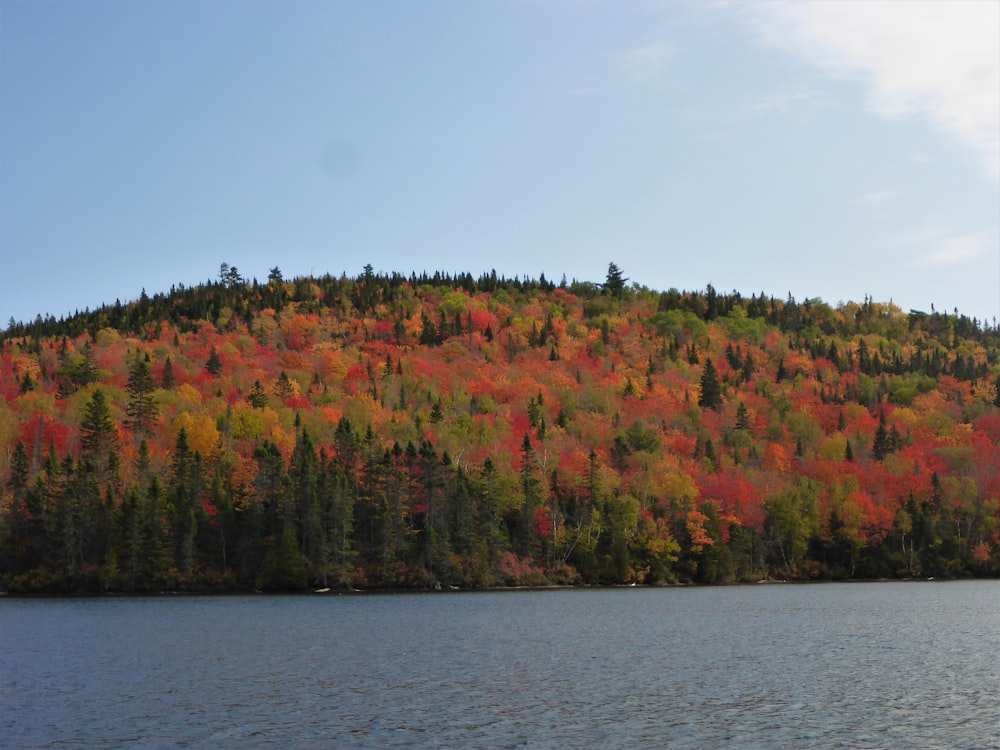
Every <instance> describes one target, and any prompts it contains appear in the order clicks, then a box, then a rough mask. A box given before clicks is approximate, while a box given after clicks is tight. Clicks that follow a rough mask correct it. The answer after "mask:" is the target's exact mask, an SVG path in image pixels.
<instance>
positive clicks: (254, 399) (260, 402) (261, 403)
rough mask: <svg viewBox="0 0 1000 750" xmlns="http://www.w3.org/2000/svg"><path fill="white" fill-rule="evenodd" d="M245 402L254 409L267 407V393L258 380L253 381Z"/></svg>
mask: <svg viewBox="0 0 1000 750" xmlns="http://www.w3.org/2000/svg"><path fill="white" fill-rule="evenodd" d="M247 401H249V402H250V406H252V407H253V408H254V409H263V408H264V407H265V406H267V391H266V390H265V389H264V386H263V385H261V382H260V381H259V380H255V381H254V384H253V385H252V386H251V387H250V393H248V394H247Z"/></svg>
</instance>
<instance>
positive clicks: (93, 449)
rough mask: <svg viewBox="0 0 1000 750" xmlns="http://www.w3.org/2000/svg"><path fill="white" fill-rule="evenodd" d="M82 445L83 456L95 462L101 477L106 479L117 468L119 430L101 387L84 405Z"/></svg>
mask: <svg viewBox="0 0 1000 750" xmlns="http://www.w3.org/2000/svg"><path fill="white" fill-rule="evenodd" d="M80 445H81V448H82V449H83V457H84V458H86V459H89V460H90V461H92V462H93V465H94V469H95V471H96V473H97V475H98V477H99V478H101V479H106V478H107V477H108V476H109V474H110V473H111V472H113V470H114V469H116V468H117V456H118V453H117V451H118V430H117V428H116V427H115V423H114V420H113V419H112V418H111V407H110V406H108V401H107V399H106V398H105V396H104V391H102V390H101V389H100V388H96V389H94V393H93V395H92V396H91V398H90V401H88V402H87V405H86V406H85V407H84V412H83V419H82V421H81V422H80Z"/></svg>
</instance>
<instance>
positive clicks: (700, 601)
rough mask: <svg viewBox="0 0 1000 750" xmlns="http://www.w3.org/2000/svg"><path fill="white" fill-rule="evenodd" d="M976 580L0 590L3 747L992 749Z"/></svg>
mask: <svg viewBox="0 0 1000 750" xmlns="http://www.w3.org/2000/svg"><path fill="white" fill-rule="evenodd" d="M998 633H1000V583H998V582H961V583H885V584H824V585H811V586H791V585H789V586H782V585H776V586H760V587H752V586H751V587H733V588H699V589H611V590H579V589H574V590H559V591H542V592H529V591H515V592H490V593H475V594H473V593H469V594H455V593H448V594H421V595H371V596H338V595H335V594H333V595H316V596H301V597H292V596H287V597H280V596H273V597H272V596H247V597H221V598H201V597H191V598H187V597H184V598H180V597H179V598H170V597H164V598H131V599H82V600H17V599H7V600H2V601H0V644H2V648H0V736H2V737H3V738H5V739H4V740H3V744H4V745H5V746H12V747H93V746H101V747H116V746H123V745H126V744H128V745H132V744H135V743H138V744H141V745H146V746H175V745H187V746H215V745H218V744H220V743H223V744H232V745H239V746H247V745H250V746H274V747H329V746H336V747H373V748H374V747H532V748H536V747H552V748H567V747H570V748H575V747H580V748H584V747H587V748H593V747H598V748H599V747H608V748H615V747H665V748H711V747H741V748H768V749H771V748H803V747H820V748H901V747H920V748H948V750H953V749H955V748H1000V704H998V701H997V698H998V696H1000V657H998V656H997V651H996V647H997V638H998Z"/></svg>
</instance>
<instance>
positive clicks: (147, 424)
mask: <svg viewBox="0 0 1000 750" xmlns="http://www.w3.org/2000/svg"><path fill="white" fill-rule="evenodd" d="M127 389H128V394H129V403H128V407H127V408H126V410H125V413H126V415H127V419H126V420H125V425H126V426H127V427H128V428H129V429H131V430H132V431H133V432H134V433H135V434H136V435H137V436H140V437H141V436H143V435H151V434H152V432H153V430H152V428H153V422H154V421H155V420H156V415H157V408H156V404H155V403H154V402H153V392H154V391H155V390H156V384H155V383H154V382H153V376H152V375H151V374H150V372H149V355H148V354H147V355H145V356H144V357H143V356H136V358H135V361H134V362H133V363H132V366H131V367H129V376H128V385H127Z"/></svg>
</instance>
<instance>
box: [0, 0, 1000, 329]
mask: <svg viewBox="0 0 1000 750" xmlns="http://www.w3.org/2000/svg"><path fill="white" fill-rule="evenodd" d="M998 40H1000V2H996V1H994V0H974V1H973V2H959V1H956V2H950V3H948V2H939V1H938V0H933V1H932V2H917V3H913V2H905V1H903V0H894V1H891V2H887V3H881V2H834V3H825V2H796V3H785V2H749V3H739V2H697V3H686V2H680V1H679V0H675V1H672V2H652V1H647V2H638V1H636V2H629V1H628V0H626V1H625V2H600V1H598V0H593V1H589V2H588V1H586V0H535V1H533V2H518V1H517V0H507V1H505V2H475V3H469V2H460V1H458V0H455V1H454V2H438V1H436V0H426V1H425V2H402V1H398V2H393V1H392V0H385V1H384V2H378V3H372V2H347V1H344V2H307V1H304V0H293V1H292V2H288V3H279V2H276V1H274V2H253V1H252V0H251V1H249V2H235V1H234V0H215V1H208V2H166V0H149V1H147V2H125V1H123V0H70V1H63V0H44V1H41V2H35V1H33V0H32V1H28V0H0V326H6V323H7V321H8V320H9V319H10V318H14V319H15V320H24V321H28V320H31V319H33V318H34V317H35V315H36V314H39V313H41V314H43V315H44V314H49V313H51V314H53V315H55V316H57V317H59V316H62V315H65V314H68V313H71V312H73V311H74V310H77V309H79V310H83V309H84V308H86V307H90V308H92V309H93V308H95V307H97V306H99V305H101V304H102V303H113V302H114V301H115V299H116V298H118V299H121V300H122V301H123V302H124V301H127V300H131V299H135V298H136V297H138V296H139V294H140V292H141V290H142V289H145V290H146V291H147V292H148V293H150V294H152V293H155V292H160V291H167V290H169V288H170V286H171V285H172V284H175V283H183V284H186V285H190V284H195V283H198V282H200V281H204V280H206V279H210V278H215V277H216V276H217V274H218V270H219V266H220V264H221V263H223V262H226V263H229V264H230V265H234V266H236V267H237V268H238V269H239V270H240V272H241V273H243V275H245V276H248V277H257V278H258V279H261V280H263V279H266V277H267V274H268V270H269V269H270V268H272V267H274V266H278V267H280V268H281V270H282V272H283V274H284V276H285V277H286V278H291V277H294V276H297V275H303V274H310V273H314V274H322V273H326V272H330V273H334V274H340V273H341V272H346V273H347V274H349V275H352V276H353V275H357V274H359V273H360V272H361V270H362V268H363V267H364V265H365V264H366V263H370V264H371V265H372V266H373V267H374V268H375V269H376V270H377V271H386V272H389V271H400V272H403V273H407V274H408V273H409V272H411V271H417V272H419V271H421V270H427V271H431V272H433V271H435V270H443V271H469V272H471V273H473V274H474V275H478V274H479V273H481V272H483V271H488V270H489V269H494V268H495V269H496V270H497V271H498V273H501V274H504V275H507V276H514V275H520V276H532V277H537V276H538V275H539V274H541V273H544V274H545V275H546V277H547V278H549V279H551V280H554V281H559V280H560V279H561V277H562V276H563V275H565V276H566V277H567V278H568V279H570V280H572V279H574V278H575V279H579V280H591V281H603V279H604V277H605V274H606V272H607V267H608V263H609V262H612V261H613V262H615V263H617V264H618V265H619V266H620V267H621V268H622V269H623V271H624V272H625V275H626V276H627V277H629V278H630V279H631V280H632V281H635V282H638V283H640V284H643V285H645V286H648V287H651V288H654V289H659V290H665V289H668V288H670V287H676V288H678V289H703V288H704V287H705V285H706V284H709V283H711V284H712V285H713V286H714V287H715V288H716V289H719V290H722V291H731V290H734V289H735V290H737V291H739V292H741V293H744V294H746V295H750V294H751V293H760V292H762V291H763V292H765V293H766V294H769V295H772V294H773V295H775V296H779V297H781V298H785V297H787V296H788V294H792V295H793V296H794V297H795V298H796V299H798V300H803V299H806V298H817V297H818V298H821V299H823V300H824V301H826V302H829V303H831V304H834V305H836V304H837V303H839V302H842V301H843V302H846V301H861V300H863V299H864V297H865V295H870V296H872V297H873V298H874V299H875V300H876V301H889V300H892V301H894V302H895V303H896V304H898V305H899V306H900V307H902V308H903V310H904V311H905V310H908V309H910V308H916V309H922V310H928V311H929V310H930V308H931V305H934V306H935V308H936V309H937V310H947V311H951V310H952V309H953V308H956V307H957V308H958V309H959V311H960V312H962V313H965V314H968V315H970V316H975V317H978V318H979V319H980V320H986V321H990V322H992V320H993V319H994V318H996V317H1000V41H998Z"/></svg>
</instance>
